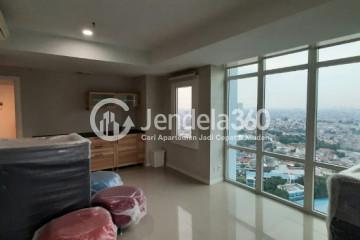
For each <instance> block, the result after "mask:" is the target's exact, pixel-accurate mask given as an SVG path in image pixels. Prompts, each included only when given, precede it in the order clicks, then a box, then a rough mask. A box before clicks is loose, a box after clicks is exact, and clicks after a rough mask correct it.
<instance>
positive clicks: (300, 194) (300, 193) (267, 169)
mask: <svg viewBox="0 0 360 240" xmlns="http://www.w3.org/2000/svg"><path fill="white" fill-rule="evenodd" d="M263 169H264V170H263V172H264V173H263V179H264V180H263V190H264V191H265V192H267V193H270V194H272V195H275V196H277V197H280V198H283V199H284V200H287V201H290V202H293V203H295V204H298V205H304V164H302V163H298V162H292V161H283V160H280V159H278V158H274V157H268V156H265V158H264V166H263Z"/></svg>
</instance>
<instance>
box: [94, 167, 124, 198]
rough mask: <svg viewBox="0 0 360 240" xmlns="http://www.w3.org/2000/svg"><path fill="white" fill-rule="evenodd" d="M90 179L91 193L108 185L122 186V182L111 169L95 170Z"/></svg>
mask: <svg viewBox="0 0 360 240" xmlns="http://www.w3.org/2000/svg"><path fill="white" fill-rule="evenodd" d="M90 179H91V194H95V193H97V192H100V191H101V190H104V189H106V188H110V187H117V186H122V185H123V182H122V180H121V178H120V176H119V174H117V173H116V172H111V171H97V172H92V173H91V175H90Z"/></svg>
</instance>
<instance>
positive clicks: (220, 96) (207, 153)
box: [155, 66, 225, 184]
mask: <svg viewBox="0 0 360 240" xmlns="http://www.w3.org/2000/svg"><path fill="white" fill-rule="evenodd" d="M198 74H199V92H198V109H197V111H196V112H197V114H198V115H199V114H208V115H209V116H210V114H211V108H212V107H213V108H215V109H216V111H217V113H224V87H225V81H224V70H223V68H222V67H215V66H205V67H201V68H199V69H198ZM159 82H161V84H160V85H161V86H160V88H157V89H160V90H158V91H159V93H158V95H159V96H161V98H162V99H161V101H160V103H159V102H157V103H155V105H157V106H158V109H159V110H161V111H163V113H165V114H169V113H171V94H170V92H171V81H169V80H168V79H166V78H163V79H161V80H160V81H159ZM159 106H161V108H159ZM156 133H157V134H159V133H160V134H165V135H170V132H169V131H157V132H156ZM210 134H214V135H215V134H219V135H223V132H222V131H216V130H214V131H212V130H210V129H209V130H198V136H200V135H204V136H209V135H210ZM156 147H163V148H164V149H165V150H166V161H167V166H168V167H171V168H174V169H175V170H177V171H179V172H182V173H184V174H187V175H189V176H191V177H193V178H195V179H197V180H199V181H201V182H203V183H206V184H212V183H216V182H218V181H222V179H223V159H224V158H223V156H224V142H223V141H217V140H213V141H209V140H202V141H199V145H198V148H197V149H192V148H187V147H184V146H181V145H178V144H174V143H172V142H170V141H167V142H164V143H158V145H157V146H156Z"/></svg>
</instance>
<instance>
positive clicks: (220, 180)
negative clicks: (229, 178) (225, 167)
mask: <svg viewBox="0 0 360 240" xmlns="http://www.w3.org/2000/svg"><path fill="white" fill-rule="evenodd" d="M223 181H224V178H223V177H218V178H215V179H211V180H210V185H214V184H217V183H221V182H223Z"/></svg>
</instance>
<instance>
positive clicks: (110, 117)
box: [90, 98, 135, 141]
mask: <svg viewBox="0 0 360 240" xmlns="http://www.w3.org/2000/svg"><path fill="white" fill-rule="evenodd" d="M107 104H112V105H116V106H119V107H120V108H121V109H123V110H124V111H125V112H128V111H129V106H128V105H127V104H126V103H125V102H124V101H122V100H120V99H116V98H106V99H103V100H101V101H100V102H98V103H97V104H96V105H95V106H94V107H93V109H92V110H91V114H90V126H91V129H92V130H93V132H94V133H95V134H96V136H98V137H99V138H101V139H103V140H106V141H116V140H119V139H121V138H123V137H125V136H126V135H127V134H128V133H129V131H130V130H131V128H132V127H134V126H135V125H134V123H133V121H132V120H131V118H130V116H128V117H127V118H126V120H125V122H124V123H123V124H122V126H120V124H119V123H118V122H116V119H115V113H113V112H111V111H109V110H108V111H106V112H105V113H104V114H103V117H102V119H101V120H100V122H99V126H100V127H99V128H98V125H97V124H96V114H97V112H98V111H99V110H100V109H101V108H102V107H103V106H105V105H107Z"/></svg>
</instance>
